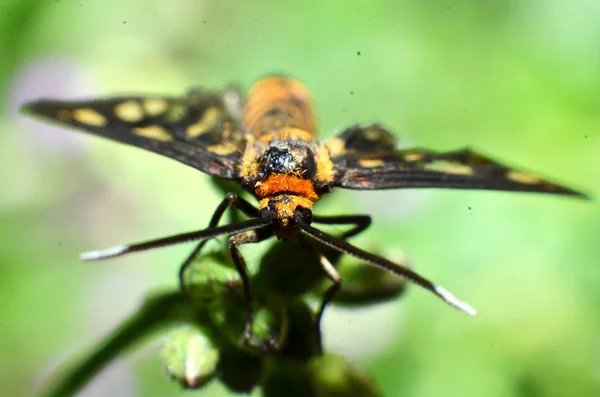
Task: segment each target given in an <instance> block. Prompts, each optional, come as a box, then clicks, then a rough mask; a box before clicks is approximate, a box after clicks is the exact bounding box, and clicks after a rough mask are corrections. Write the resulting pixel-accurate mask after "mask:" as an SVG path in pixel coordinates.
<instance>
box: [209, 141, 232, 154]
mask: <svg viewBox="0 0 600 397" xmlns="http://www.w3.org/2000/svg"><path fill="white" fill-rule="evenodd" d="M206 150H208V151H209V152H211V153H215V154H218V155H220V156H227V155H229V154H231V153H234V152H235V151H237V150H238V147H237V146H236V145H234V144H233V143H231V142H225V143H220V144H218V145H212V146H208V147H207V148H206Z"/></svg>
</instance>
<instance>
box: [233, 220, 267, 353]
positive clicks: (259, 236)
mask: <svg viewBox="0 0 600 397" xmlns="http://www.w3.org/2000/svg"><path fill="white" fill-rule="evenodd" d="M272 235H273V230H272V229H258V230H250V231H247V232H242V233H238V234H236V235H234V236H231V237H230V238H229V250H230V252H231V257H232V258H233V263H234V264H235V267H236V269H237V271H238V273H239V275H240V278H241V279H242V286H243V288H244V298H245V299H246V322H245V326H244V340H245V342H246V343H247V344H248V345H249V346H253V347H256V348H258V349H260V350H263V351H267V350H271V349H272V350H277V349H278V348H279V346H278V345H277V342H275V341H274V340H273V339H269V340H268V341H267V344H265V343H262V342H255V341H253V339H252V323H253V317H254V303H253V302H254V301H253V298H252V291H251V287H250V276H249V274H248V268H247V267H246V261H245V260H244V257H243V256H242V253H241V252H240V250H239V249H238V247H239V246H240V245H242V244H249V243H258V242H261V241H263V240H265V239H267V238H269V237H271V236H272Z"/></svg>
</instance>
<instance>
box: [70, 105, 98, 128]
mask: <svg viewBox="0 0 600 397" xmlns="http://www.w3.org/2000/svg"><path fill="white" fill-rule="evenodd" d="M73 119H75V121H78V122H80V123H82V124H87V125H92V126H95V127H102V126H104V125H106V117H104V116H103V115H101V114H100V113H98V112H97V111H96V110H94V109H91V108H81V109H75V110H73Z"/></svg>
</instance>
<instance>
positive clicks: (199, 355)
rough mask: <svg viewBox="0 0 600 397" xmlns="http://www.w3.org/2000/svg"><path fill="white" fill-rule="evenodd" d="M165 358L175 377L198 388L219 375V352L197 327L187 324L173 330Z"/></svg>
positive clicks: (165, 362)
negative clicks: (216, 374)
mask: <svg viewBox="0 0 600 397" xmlns="http://www.w3.org/2000/svg"><path fill="white" fill-rule="evenodd" d="M161 359H162V361H163V363H164V364H165V367H166V369H167V372H168V374H169V375H170V376H171V377H173V378H174V379H176V380H178V381H179V382H180V383H181V384H182V385H183V386H185V387H188V388H193V389H195V388H198V387H202V386H204V385H205V384H206V383H207V382H209V381H210V380H211V379H213V378H214V377H215V372H216V368H217V362H218V360H219V351H218V350H217V349H216V348H215V347H214V346H213V344H212V342H211V341H210V339H208V338H207V337H206V336H205V335H204V334H203V333H202V332H200V331H199V330H198V329H197V328H195V327H193V326H189V325H186V326H181V327H179V328H177V329H176V330H174V331H172V332H170V334H169V336H168V337H167V340H166V341H165V343H164V344H163V347H162V349H161Z"/></svg>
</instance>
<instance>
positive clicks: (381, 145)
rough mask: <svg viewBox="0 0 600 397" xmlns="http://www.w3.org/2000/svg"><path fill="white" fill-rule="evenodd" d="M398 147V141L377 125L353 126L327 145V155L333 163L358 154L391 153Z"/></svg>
mask: <svg viewBox="0 0 600 397" xmlns="http://www.w3.org/2000/svg"><path fill="white" fill-rule="evenodd" d="M397 145H398V139H397V138H396V137H395V136H394V134H392V133H391V132H389V131H387V130H386V129H384V128H383V127H381V125H379V124H371V125H369V126H366V127H361V126H360V125H353V126H352V127H349V128H347V129H346V130H344V131H343V132H342V133H341V134H340V135H338V136H337V137H335V138H333V139H331V140H330V141H329V142H328V143H327V150H328V151H329V155H330V156H331V158H332V159H333V160H334V161H335V159H336V158H337V157H342V156H348V155H356V154H360V153H365V154H366V153H370V154H373V153H380V152H392V151H394V150H395V149H396V146H397Z"/></svg>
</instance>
